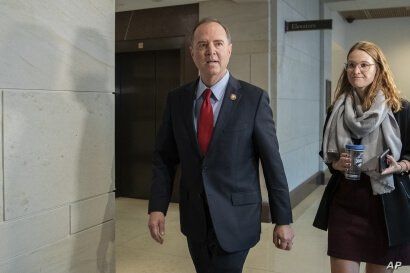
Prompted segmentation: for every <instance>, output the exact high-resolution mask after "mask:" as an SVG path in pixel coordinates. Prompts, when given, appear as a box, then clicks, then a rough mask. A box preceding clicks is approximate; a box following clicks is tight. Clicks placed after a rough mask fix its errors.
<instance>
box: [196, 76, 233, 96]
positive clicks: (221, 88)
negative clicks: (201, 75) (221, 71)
mask: <svg viewBox="0 0 410 273" xmlns="http://www.w3.org/2000/svg"><path fill="white" fill-rule="evenodd" d="M228 81H229V71H226V73H225V75H224V76H223V77H222V79H220V80H219V81H218V82H217V83H216V84H214V85H213V86H211V87H209V88H210V89H211V90H212V94H213V95H214V97H215V98H216V100H218V101H219V100H221V99H222V98H223V95H224V94H225V89H226V86H227V85H228ZM207 88H208V87H207V86H206V85H205V84H204V83H203V82H202V80H201V79H199V83H198V89H197V91H196V99H199V98H200V97H201V96H202V93H203V92H204V91H205V89H207Z"/></svg>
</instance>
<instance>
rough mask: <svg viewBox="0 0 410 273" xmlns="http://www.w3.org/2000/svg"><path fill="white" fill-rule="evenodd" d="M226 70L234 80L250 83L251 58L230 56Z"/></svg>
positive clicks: (240, 55)
mask: <svg viewBox="0 0 410 273" xmlns="http://www.w3.org/2000/svg"><path fill="white" fill-rule="evenodd" d="M228 69H229V71H230V72H231V74H232V75H233V76H234V77H235V78H237V79H240V80H242V81H246V82H250V81H251V56H250V55H249V54H232V56H231V60H230V61H229V65H228Z"/></svg>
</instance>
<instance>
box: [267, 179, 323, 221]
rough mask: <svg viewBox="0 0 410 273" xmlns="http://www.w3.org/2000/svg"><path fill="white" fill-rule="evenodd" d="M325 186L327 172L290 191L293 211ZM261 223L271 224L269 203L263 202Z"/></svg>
mask: <svg viewBox="0 0 410 273" xmlns="http://www.w3.org/2000/svg"><path fill="white" fill-rule="evenodd" d="M324 184H325V172H323V171H319V172H317V173H315V174H314V175H312V176H311V177H309V178H308V179H307V180H306V181H305V182H303V183H302V184H300V185H299V186H297V187H296V188H295V189H293V190H292V191H290V204H291V206H292V209H293V208H294V207H296V206H297V205H298V204H299V203H300V202H302V201H303V199H305V198H306V197H307V196H308V195H309V194H311V193H312V192H313V191H314V190H315V189H316V188H317V187H318V186H320V185H324ZM261 221H262V222H264V223H270V222H272V221H271V217H270V209H269V203H268V202H267V201H265V202H262V213H261Z"/></svg>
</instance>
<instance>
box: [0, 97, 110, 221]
mask: <svg viewBox="0 0 410 273" xmlns="http://www.w3.org/2000/svg"><path fill="white" fill-rule="evenodd" d="M3 115H4V118H3V120H4V121H3V122H4V124H3V130H4V184H5V187H4V188H5V196H7V198H6V200H5V218H6V220H8V219H13V218H16V217H19V216H23V215H27V214H31V213H34V212H37V211H41V210H44V209H48V208H52V207H55V206H60V205H63V204H66V203H68V202H74V201H77V200H81V199H85V198H88V197H91V196H96V195H99V194H103V193H107V192H109V191H112V190H113V189H114V182H113V181H114V180H113V175H114V173H113V172H114V168H113V166H114V96H113V95H112V94H107V93H97V92H86V93H84V92H44V91H31V90H24V91H23V90H18V91H4V94H3Z"/></svg>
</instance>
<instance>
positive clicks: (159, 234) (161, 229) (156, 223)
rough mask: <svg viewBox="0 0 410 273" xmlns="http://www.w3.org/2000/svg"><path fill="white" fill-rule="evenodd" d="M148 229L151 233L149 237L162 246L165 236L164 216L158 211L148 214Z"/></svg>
mask: <svg viewBox="0 0 410 273" xmlns="http://www.w3.org/2000/svg"><path fill="white" fill-rule="evenodd" d="M148 228H149V232H150V233H151V237H152V238H153V239H154V240H155V241H157V242H158V243H160V244H162V243H163V242H164V238H163V237H164V235H165V216H164V214H163V213H162V212H160V211H153V212H151V213H150V214H149V219H148Z"/></svg>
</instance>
